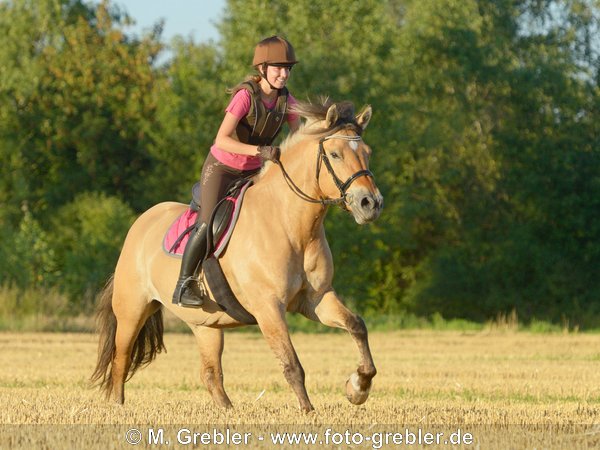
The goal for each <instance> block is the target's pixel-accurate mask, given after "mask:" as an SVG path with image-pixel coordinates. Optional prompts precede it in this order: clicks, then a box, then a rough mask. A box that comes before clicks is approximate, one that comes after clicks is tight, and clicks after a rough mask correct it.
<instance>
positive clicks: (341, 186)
mask: <svg viewBox="0 0 600 450" xmlns="http://www.w3.org/2000/svg"><path fill="white" fill-rule="evenodd" d="M329 139H343V140H345V141H351V142H358V141H360V140H361V139H362V138H361V137H360V136H347V135H345V134H332V135H329V136H325V137H323V138H321V139H320V140H319V150H318V153H317V172H316V179H317V184H318V183H319V175H320V173H321V166H322V165H323V164H325V167H326V168H327V171H328V172H329V174H330V175H331V177H332V178H333V182H334V183H335V185H336V186H337V188H338V190H339V191H340V196H339V197H338V198H320V199H318V198H313V197H311V196H310V195H308V194H306V193H305V192H303V191H302V190H301V189H300V188H299V187H298V186H297V185H296V184H295V183H294V181H293V180H292V179H291V178H290V176H289V175H288V173H287V172H286V170H285V168H284V167H283V164H282V163H281V161H279V160H277V161H275V164H277V165H279V167H281V172H282V173H283V177H284V178H285V181H286V182H287V184H288V186H289V187H290V189H291V190H292V191H293V192H294V193H295V194H296V195H297V196H298V197H300V198H301V199H302V200H304V201H307V202H310V203H320V204H321V205H323V206H327V205H337V204H341V205H342V207H343V208H344V209H348V208H347V203H348V202H347V200H346V197H347V191H348V189H349V188H350V185H351V184H352V183H353V182H354V181H355V180H356V179H357V178H360V177H371V178H374V177H373V173H371V171H370V170H368V169H363V170H359V171H358V172H356V173H355V174H353V175H351V176H350V177H349V178H348V179H347V180H346V181H344V182H342V180H340V179H339V178H338V176H337V175H336V174H335V171H334V170H333V166H332V165H331V162H330V161H329V158H328V157H327V154H326V153H325V148H324V147H323V142H325V141H328V140H329Z"/></svg>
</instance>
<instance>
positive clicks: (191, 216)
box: [163, 208, 198, 255]
mask: <svg viewBox="0 0 600 450" xmlns="http://www.w3.org/2000/svg"><path fill="white" fill-rule="evenodd" d="M197 215H198V213H197V212H196V211H192V210H191V209H190V208H188V209H186V210H185V211H184V212H183V213H182V214H181V215H180V216H179V217H178V218H177V219H176V220H175V222H173V224H172V225H171V226H170V227H169V230H168V231H167V234H165V238H164V239H163V248H164V249H165V251H166V252H167V253H169V254H170V255H183V251H184V250H185V245H186V244H187V241H188V239H189V237H190V233H189V231H190V230H191V227H193V226H194V225H195V223H196V216H197ZM186 231H188V233H186ZM184 233H185V235H184V236H182V234H184ZM180 236H181V238H180ZM178 241H179V242H178Z"/></svg>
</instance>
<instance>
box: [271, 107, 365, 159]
mask: <svg viewBox="0 0 600 450" xmlns="http://www.w3.org/2000/svg"><path fill="white" fill-rule="evenodd" d="M334 104H335V105H336V107H337V112H338V118H337V120H336V121H335V122H334V123H331V124H328V123H327V122H326V120H325V119H326V118H327V111H328V110H329V108H330V107H331V106H332V105H334ZM290 112H292V113H294V114H298V115H299V116H300V117H303V118H304V119H306V121H305V122H304V123H302V125H300V128H298V130H297V131H296V132H295V133H292V134H290V135H289V136H288V137H287V138H286V139H285V140H284V141H283V142H282V143H281V147H282V150H283V151H285V149H286V148H287V147H290V146H291V145H293V144H294V143H296V142H298V141H299V140H300V139H301V138H302V137H306V136H307V135H308V136H311V137H315V138H321V137H323V136H325V135H328V134H334V133H335V132H337V131H338V130H340V129H342V128H349V127H350V128H353V129H354V131H356V132H357V133H358V134H361V133H362V128H361V127H360V126H359V125H358V124H357V123H356V117H355V113H354V104H353V103H352V102H349V101H342V102H338V103H335V102H333V101H332V100H330V99H329V97H321V98H320V99H319V102H318V103H312V102H300V101H299V102H298V103H297V104H296V105H294V106H292V107H291V108H290Z"/></svg>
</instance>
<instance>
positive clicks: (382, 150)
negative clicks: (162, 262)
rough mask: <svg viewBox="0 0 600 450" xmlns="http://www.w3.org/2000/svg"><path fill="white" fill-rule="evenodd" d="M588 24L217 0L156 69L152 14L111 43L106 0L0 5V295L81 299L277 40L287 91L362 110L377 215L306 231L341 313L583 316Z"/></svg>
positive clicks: (460, 2) (185, 178)
mask: <svg viewBox="0 0 600 450" xmlns="http://www.w3.org/2000/svg"><path fill="white" fill-rule="evenodd" d="M599 15H600V4H599V3H598V2H597V1H590V0H573V1H569V2H565V1H552V0H549V1H532V0H518V1H508V0H496V1H483V0H436V1H432V0H425V1H416V0H384V1H379V0H365V1H361V2H342V1H339V0H336V1H330V2H325V3H324V2H314V1H308V0H296V1H294V2H289V1H283V0H273V1H268V2H267V1H265V0H245V1H241V0H229V1H228V2H227V7H226V10H225V14H224V18H223V20H222V22H221V23H220V24H218V28H219V31H220V32H221V37H222V40H221V41H220V42H219V43H218V45H215V44H212V43H211V44H197V43H194V42H193V41H191V40H185V39H183V38H176V39H175V40H174V41H173V42H171V43H170V46H169V48H170V50H171V53H170V58H169V60H168V61H167V62H166V64H164V65H158V63H157V57H158V56H160V52H161V51H162V50H163V49H164V48H165V47H166V46H165V44H164V43H162V42H161V36H160V29H161V27H160V24H157V25H156V27H155V29H154V31H153V32H151V33H149V34H147V35H145V36H142V37H141V38H138V37H132V36H129V35H128V34H127V33H126V31H125V30H126V27H127V25H128V24H129V23H130V20H131V18H129V17H128V16H127V15H126V14H123V13H122V12H121V11H120V10H119V9H118V8H116V7H115V6H113V5H111V4H110V3H109V2H108V1H104V2H102V3H100V4H99V5H92V4H89V3H87V2H83V1H81V0H44V1H33V0H9V1H4V2H0V44H1V45H0V165H1V167H2V177H0V203H1V204H2V208H1V209H0V229H1V230H2V232H3V236H4V237H5V239H3V241H2V243H0V259H1V261H0V268H1V269H2V270H1V271H0V285H5V286H8V285H12V286H13V287H12V288H11V289H13V288H14V289H22V288H24V287H25V286H27V287H32V288H35V289H38V288H40V289H41V288H42V287H43V288H46V287H48V288H52V287H53V286H55V287H57V288H60V290H62V291H63V292H66V293H67V294H68V295H69V298H70V299H71V300H70V301H71V306H72V307H73V309H82V308H83V309H85V308H86V307H87V306H89V305H88V303H89V299H91V297H92V293H93V292H94V290H96V289H97V288H98V287H99V286H101V284H102V282H103V281H104V279H105V278H106V276H108V274H109V273H110V272H111V271H112V270H113V268H114V263H115V261H116V256H117V254H118V251H119V248H120V244H121V242H122V239H124V237H125V232H126V229H127V227H128V226H129V224H130V223H131V221H132V220H133V215H134V214H137V213H140V212H141V211H143V210H144V209H146V208H147V207H148V206H150V205H151V204H154V203H157V202H159V201H162V200H179V201H183V202H187V201H188V200H189V189H190V187H191V185H192V183H193V182H194V181H195V180H196V179H197V178H198V177H199V174H200V168H201V165H202V163H203V160H204V157H205V155H206V154H207V153H208V149H209V147H210V145H211V144H212V142H213V139H214V135H215V134H216V131H217V129H218V126H219V123H220V121H221V119H222V116H223V110H224V107H225V105H226V103H227V101H228V95H227V94H226V92H225V90H226V88H228V87H232V86H234V85H235V84H237V83H238V82H239V81H240V80H241V79H242V78H243V77H244V76H245V75H247V74H249V73H251V72H252V68H251V67H250V64H251V60H252V52H253V49H254V46H255V44H256V42H257V41H259V40H260V39H262V38H264V37H267V36H269V35H272V34H280V35H283V36H285V37H287V38H288V39H290V41H291V42H292V43H293V44H294V46H295V49H296V54H297V56H298V58H299V59H300V63H299V64H298V65H297V66H296V67H295V68H294V70H293V72H292V77H291V79H290V84H289V86H290V90H291V92H292V93H293V94H294V95H295V96H296V97H297V98H299V99H301V100H304V99H307V98H310V99H313V100H316V98H317V96H318V95H320V94H324V95H328V96H330V97H331V98H333V99H334V100H341V99H344V100H346V99H347V100H352V101H354V102H355V103H356V104H357V107H360V106H362V104H365V103H370V104H371V105H372V106H373V110H374V117H373V120H372V121H371V123H370V125H369V129H368V130H367V132H366V133H365V141H366V142H367V143H369V144H370V145H371V147H372V149H373V157H372V160H371V169H372V170H373V172H374V173H375V175H376V181H377V183H378V185H379V187H380V189H381V190H382V193H383V194H384V197H385V209H384V212H383V214H382V216H381V218H380V219H379V220H378V221H377V222H376V223H374V224H371V225H369V226H366V227H358V226H357V225H356V224H355V223H354V222H353V221H352V219H350V218H349V217H346V216H345V215H344V213H343V212H341V211H338V210H335V209H332V210H331V211H330V213H329V214H330V217H329V218H328V220H327V221H326V227H327V234H328V238H329V241H330V244H331V247H332V251H333V254H334V259H335V263H336V278H335V286H336V289H337V290H338V291H339V292H340V294H341V295H342V296H343V297H344V298H345V299H346V301H347V303H348V304H349V305H350V306H351V307H352V308H353V309H354V310H356V311H358V312H361V313H362V314H364V315H366V316H369V317H375V316H381V315H382V314H383V315H387V316H389V317H390V318H392V319H390V321H387V322H386V323H387V324H388V325H389V324H390V323H393V324H397V325H398V326H408V325H407V324H409V323H413V324H414V323H418V322H419V321H423V320H424V321H427V322H428V323H429V322H431V326H434V327H435V326H438V325H439V326H442V327H446V326H454V325H448V323H453V324H457V325H456V326H458V327H460V326H462V325H461V323H462V322H461V321H462V320H463V319H469V320H475V321H478V322H479V323H484V322H485V321H486V320H490V318H494V317H497V315H498V314H506V313H508V312H509V311H513V310H514V311H517V312H518V314H519V317H520V319H521V320H522V321H523V323H525V324H531V327H532V328H535V327H538V328H540V327H541V328H544V327H546V325H547V324H551V323H554V324H558V323H560V324H563V323H565V322H568V323H570V324H571V325H572V326H578V325H579V326H585V327H597V326H598V323H599V321H600V300H599V299H600V277H598V267H600V244H599V243H600V225H599V224H600V220H599V219H600V217H599V212H600V204H599V202H600V200H599V199H600V181H599V177H600V175H599V174H600V154H599V152H600V141H599V140H598V136H600V132H599V130H598V125H597V123H598V120H597V117H598V112H599V106H600V81H599V80H600V71H599V68H600V58H599V46H598V42H599V33H600V30H599V29H598V26H597V23H598V22H597V19H598V17H599ZM86 192H94V193H93V194H90V193H87V194H86ZM23 205H26V206H27V207H26V208H25V209H22V208H23ZM85 299H88V300H85ZM441 317H444V318H445V319H441ZM373 320H374V321H376V320H375V319H373ZM453 321H455V322H453ZM540 324H541V325H540ZM388 325H385V326H388ZM389 326H394V325H389ZM548 326H550V325H548Z"/></svg>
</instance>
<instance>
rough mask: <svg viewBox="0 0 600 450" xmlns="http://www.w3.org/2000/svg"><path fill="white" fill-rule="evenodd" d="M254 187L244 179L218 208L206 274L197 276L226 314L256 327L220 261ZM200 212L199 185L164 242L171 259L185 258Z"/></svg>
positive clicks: (211, 223)
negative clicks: (244, 200)
mask: <svg viewBox="0 0 600 450" xmlns="http://www.w3.org/2000/svg"><path fill="white" fill-rule="evenodd" d="M251 185H252V181H250V180H247V179H244V178H242V179H240V180H236V181H234V182H233V183H232V184H231V185H230V186H229V187H228V189H227V193H226V195H225V197H224V198H223V199H222V200H221V201H220V202H219V203H218V204H217V206H215V209H214V210H213V212H212V214H211V218H210V220H209V223H208V233H207V237H206V239H207V245H206V249H207V250H206V254H205V256H204V258H203V261H202V269H203V270H202V274H198V273H197V274H196V276H197V277H198V278H199V280H200V285H201V288H202V289H204V290H205V287H204V286H203V283H204V281H206V282H207V283H208V285H209V287H210V290H211V291H212V293H213V295H214V297H215V301H216V302H217V304H218V305H219V307H220V308H221V309H222V310H223V311H225V312H227V314H229V315H230V316H231V317H233V318H234V319H236V320H238V321H240V322H242V323H245V324H248V325H255V324H256V323H257V322H256V319H255V318H254V316H253V315H252V314H250V313H249V312H248V311H246V309H244V307H243V306H242V305H241V304H240V302H239V301H238V299H237V298H236V297H235V295H234V293H233V292H232V290H231V287H230V286H229V283H228V282H227V279H226V278H225V275H224V274H223V270H222V269H221V265H220V264H219V260H218V258H219V256H221V254H222V253H223V251H224V250H225V248H226V247H227V243H228V242H229V240H230V238H231V235H232V233H233V230H234V228H235V224H236V223H237V219H238V217H239V213H240V210H241V206H242V202H243V199H244V195H245V193H246V190H247V189H248V188H249V187H250V186H251ZM199 211H200V183H196V184H195V185H194V186H193V187H192V200H191V202H190V206H189V207H188V209H187V210H186V211H184V212H183V214H181V215H180V216H179V217H178V218H177V219H176V220H175V222H174V223H173V224H172V225H171V226H170V227H169V229H168V230H167V233H166V235H165V237H164V239H163V249H164V250H165V251H166V252H167V253H168V254H169V255H171V256H178V257H181V255H183V251H184V250H185V246H186V244H187V240H188V238H189V234H190V232H191V231H192V230H193V229H194V227H195V226H196V219H197V216H198V213H199ZM202 275H203V276H202Z"/></svg>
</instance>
